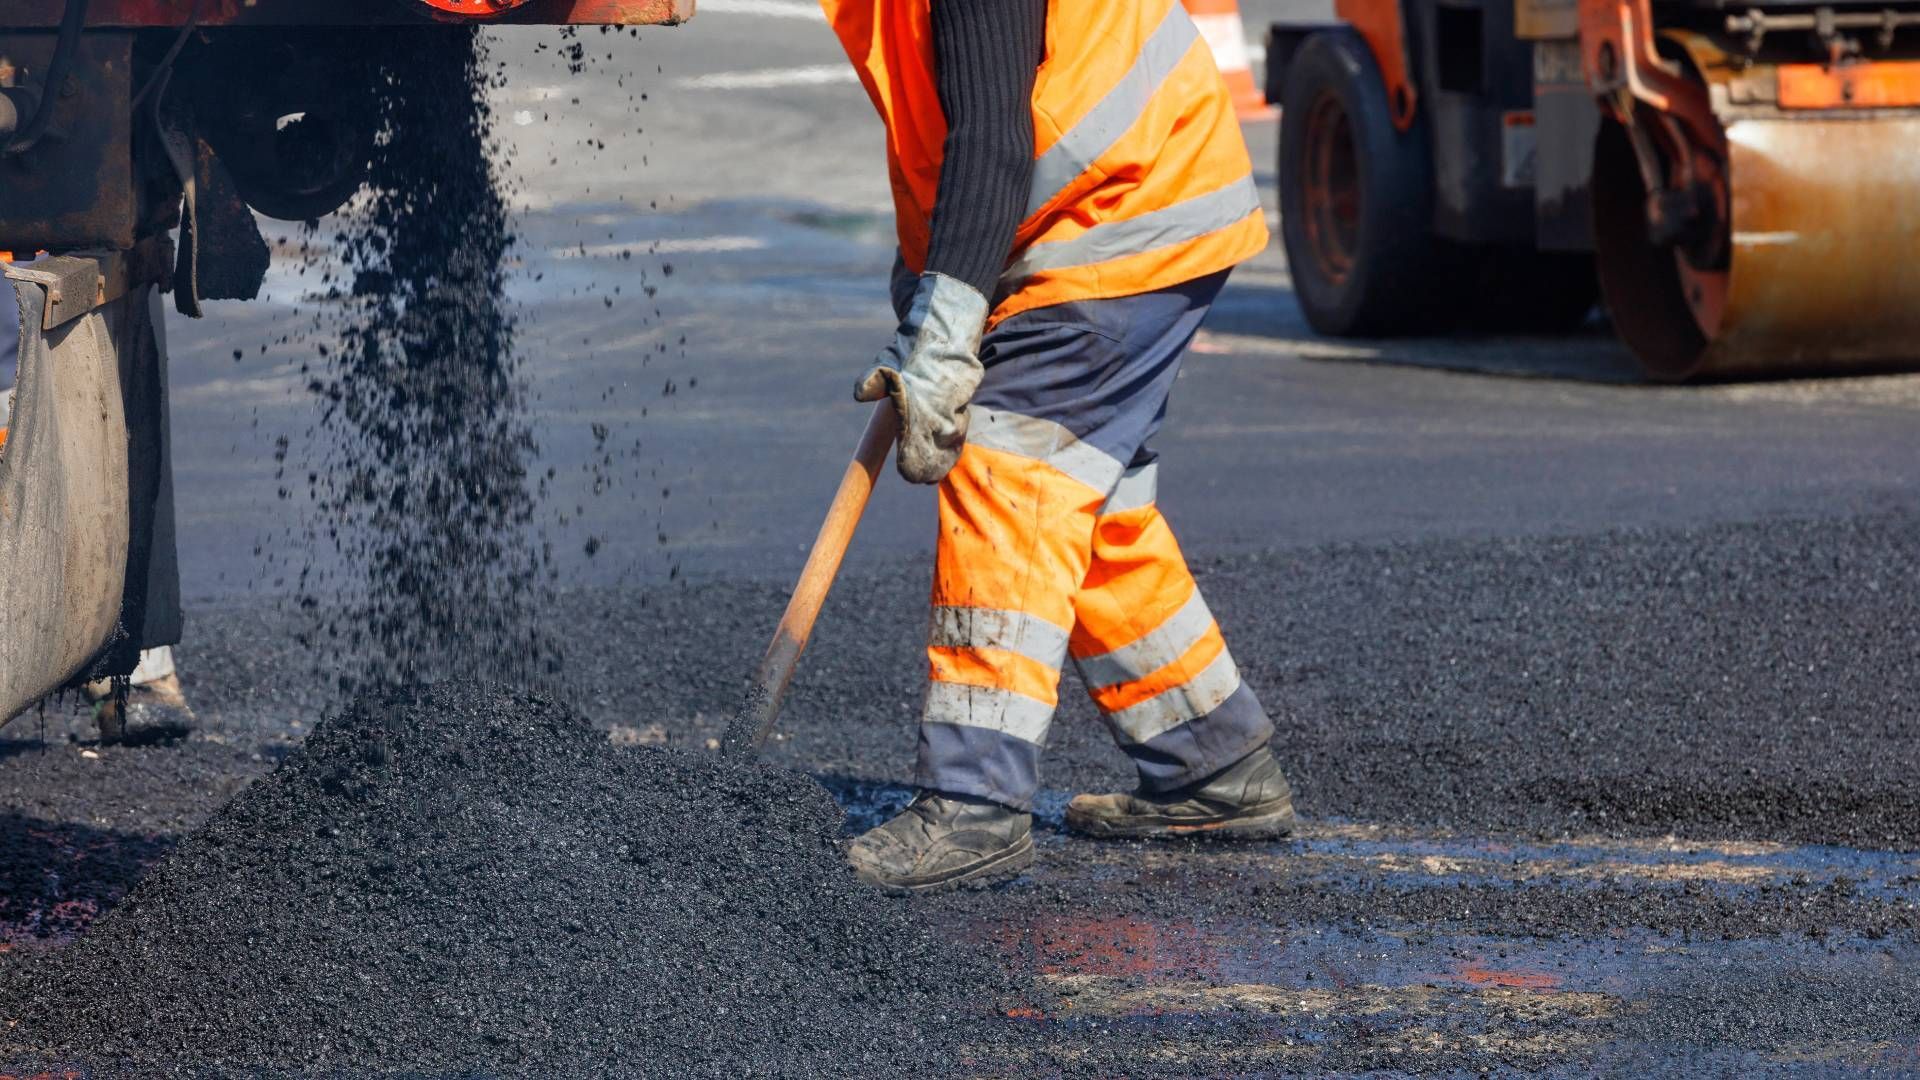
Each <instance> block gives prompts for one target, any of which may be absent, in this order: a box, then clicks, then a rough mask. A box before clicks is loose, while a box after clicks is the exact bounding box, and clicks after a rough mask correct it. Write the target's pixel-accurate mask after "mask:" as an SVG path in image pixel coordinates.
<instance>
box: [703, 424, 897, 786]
mask: <svg viewBox="0 0 1920 1080" xmlns="http://www.w3.org/2000/svg"><path fill="white" fill-rule="evenodd" d="M897 424H898V421H897V420H896V419H895V417H894V412H893V403H892V402H890V401H882V402H880V403H879V404H877V405H875V406H874V407H873V414H872V415H871V416H870V417H869V418H868V420H867V430H866V431H865V432H864V433H862V434H861V436H860V446H859V447H858V448H857V449H856V450H854V452H853V460H852V461H851V462H848V463H847V471H846V473H845V474H844V475H842V476H841V478H840V490H838V491H836V492H834V495H833V505H832V506H829V507H828V508H827V518H826V520H825V521H822V522H821V523H820V532H819V533H818V534H816V535H815V536H814V538H813V550H812V551H811V552H809V553H808V555H807V565H806V566H804V567H802V568H801V570H800V580H799V581H797V582H795V583H794V586H793V596H792V597H790V598H789V599H788V600H787V610H786V613H785V614H783V615H781V616H780V625H779V626H777V627H775V628H774V631H773V641H772V642H771V643H769V644H768V645H767V655H766V656H764V657H762V658H761V660H760V668H759V670H757V671H755V672H754V675H753V686H752V687H751V688H750V689H749V690H748V691H747V699H746V700H745V701H744V702H742V703H741V704H740V711H739V712H737V713H735V714H734V717H733V722H732V723H730V724H728V725H727V737H726V753H727V755H728V756H729V757H734V758H744V757H752V756H753V755H754V754H756V753H758V752H759V750H760V747H761V745H762V744H763V743H765V742H766V741H767V736H768V734H770V733H771V732H772V731H773V721H774V718H775V717H777V716H779V715H780V704H781V702H782V701H784V700H785V699H786V696H787V684H789V683H791V682H792V681H793V671H794V669H795V668H796V667H798V666H799V664H800V654H801V653H802V652H804V651H806V648H807V639H808V638H809V637H811V636H812V635H813V622H814V620H815V619H816V618H818V617H819V615H820V605H822V604H824V603H826V600H827V591H828V590H829V589H831V588H833V579H834V577H835V576H836V575H837V574H839V572H840V561H841V559H843V558H845V557H846V554H847V545H848V543H850V542H851V541H852V540H853V532H854V530H855V529H856V528H858V527H859V525H860V515H861V514H862V513H863V512H864V511H865V510H866V508H867V497H868V496H870V495H872V494H873V485H874V482H875V481H876V480H878V479H879V477H880V468H881V466H883V465H885V464H886V463H887V452H888V451H890V450H892V449H893V440H894V436H895V433H896V429H897Z"/></svg>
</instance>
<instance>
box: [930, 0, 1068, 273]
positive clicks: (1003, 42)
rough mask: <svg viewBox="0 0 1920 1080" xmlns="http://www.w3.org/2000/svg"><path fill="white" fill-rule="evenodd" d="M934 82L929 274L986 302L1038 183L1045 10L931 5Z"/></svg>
mask: <svg viewBox="0 0 1920 1080" xmlns="http://www.w3.org/2000/svg"><path fill="white" fill-rule="evenodd" d="M932 17H933V62H934V80H935V83H936V85H937V86H938V87H939V90H940V107H941V109H942V110H943V111H944V112H945V113H946V114H947V142H946V149H945V152H944V157H943V160H942V164H941V167H940V187H939V190H938V192H937V193H936V194H935V196H934V204H933V236H932V239H931V241H930V242H929V243H928V245H927V265H926V269H927V270H929V271H934V272H938V273H942V274H945V275H947V276H948V277H952V278H958V279H959V280H961V281H964V282H966V283H967V284H969V285H971V286H973V287H974V288H975V289H978V290H980V293H981V295H983V296H985V297H987V298H988V299H989V300H991V299H992V298H993V294H994V286H995V283H996V282H998V281H999V278H1000V272H1001V270H1003V269H1005V267H1006V264H1007V253H1008V251H1010V250H1011V249H1012V247H1013V234H1014V230H1015V229H1017V228H1018V227H1019V225H1020V219H1021V218H1022V217H1024V216H1025V215H1026V209H1027V196H1028V189H1029V188H1030V187H1031V186H1032V183H1033V82H1034V77H1035V75H1036V73H1037V72H1038V70H1039V67H1040V61H1041V58H1042V57H1043V55H1044V54H1045V51H1046V27H1047V0H933V7H932Z"/></svg>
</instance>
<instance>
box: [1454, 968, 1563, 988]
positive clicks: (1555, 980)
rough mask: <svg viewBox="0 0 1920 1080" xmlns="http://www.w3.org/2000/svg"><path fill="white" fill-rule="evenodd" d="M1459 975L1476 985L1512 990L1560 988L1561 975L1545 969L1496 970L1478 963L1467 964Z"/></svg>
mask: <svg viewBox="0 0 1920 1080" xmlns="http://www.w3.org/2000/svg"><path fill="white" fill-rule="evenodd" d="M1458 975H1459V977H1460V978H1462V979H1464V980H1466V981H1467V982H1470V983H1472V984H1473V985H1475V986H1503V987H1506V988H1507V989H1510V990H1557V989H1559V988H1560V976H1558V975H1554V974H1552V973H1550V972H1545V971H1494V970H1493V969H1491V968H1484V967H1481V966H1480V965H1478V964H1465V965H1462V966H1461V968H1460V970H1459V972H1458Z"/></svg>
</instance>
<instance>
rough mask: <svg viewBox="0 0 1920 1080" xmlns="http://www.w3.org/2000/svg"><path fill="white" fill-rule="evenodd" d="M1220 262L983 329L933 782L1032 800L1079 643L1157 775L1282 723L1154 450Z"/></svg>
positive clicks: (944, 594) (939, 597) (1129, 745)
mask: <svg viewBox="0 0 1920 1080" xmlns="http://www.w3.org/2000/svg"><path fill="white" fill-rule="evenodd" d="M1225 279H1226V275H1225V274H1224V273H1222V274H1215V275H1210V276H1208V277H1205V278H1201V279H1199V280H1196V281H1193V282H1188V283H1187V284H1185V285H1181V286H1177V287H1175V288H1172V289H1163V290H1160V291H1157V292H1152V293H1145V294H1141V295H1138V296H1130V297H1124V298H1119V299H1103V300H1089V301H1080V302H1075V303H1068V304H1059V305H1055V306H1053V307H1048V308H1042V309H1036V310H1034V311H1030V312H1022V313H1020V314H1018V315H1015V316H1013V317H1011V318H1009V319H1007V320H1006V321H1004V322H1002V323H1001V324H1000V325H999V326H997V327H995V328H994V330H993V331H992V332H991V333H990V334H988V335H987V338H986V340H985V341H984V342H983V343H982V347H981V360H982V362H983V363H984V364H985V365H986V369H987V370H986V377H985V378H984V379H983V380H982V382H981V385H980V389H979V392H978V393H976V394H975V396H974V401H973V405H972V406H971V410H970V423H969V428H968V433H967V443H966V446H965V447H964V449H963V450H962V451H961V454H960V460H959V462H958V464H956V465H955V466H954V469H953V471H952V472H951V473H949V474H948V475H947V478H946V479H945V480H943V481H942V482H941V484H940V488H939V504H940V537H939V542H938V546H937V561H936V566H935V570H934V583H933V613H932V619H931V623H930V628H929V635H928V642H927V656H928V659H929V662H930V663H929V666H930V673H931V683H930V685H929V687H928V692H927V700H926V706H925V710H924V712H923V714H922V717H921V724H920V745H919V760H918V763H917V766H916V768H915V776H914V782H915V783H916V784H917V785H919V786H920V787H922V788H927V789H931V790H936V791H943V792H948V793H952V794H961V795H973V796H978V797H981V798H987V799H992V800H994V801H996V802H1000V803H1004V804H1006V805H1008V806H1012V807H1015V808H1020V809H1024V808H1027V807H1030V806H1031V805H1032V803H1033V796H1034V794H1035V792H1036V791H1037V790H1038V789H1039V766H1040V754H1041V748H1042V747H1043V746H1044V744H1045V741H1046V734H1047V728H1048V726H1049V725H1050V724H1051V722H1052V719H1053V712H1054V708H1055V706H1056V704H1057V703H1058V700H1059V683H1060V671H1061V668H1062V667H1063V666H1064V664H1065V663H1066V661H1067V659H1068V658H1069V657H1071V658H1072V660H1073V662H1074V664H1075V666H1076V667H1077V668H1078V670H1079V672H1080V676H1081V680H1082V681H1083V682H1084V683H1085V684H1086V686H1087V690H1088V692H1089V693H1090V694H1091V695H1092V697H1093V700H1094V702H1095V704H1097V705H1098V706H1099V708H1100V712H1101V714H1102V715H1103V716H1104V717H1105V718H1106V721H1107V725H1108V727H1109V729H1110V730H1111V732H1112V733H1113V736H1114V738H1115V739H1116V740H1117V741H1118V743H1119V744H1120V746H1121V748H1122V749H1124V750H1125V751H1126V752H1127V754H1128V755H1129V756H1130V757H1131V758H1132V759H1133V761H1134V764H1135V765H1136V766H1137V767H1138V769H1139V772H1140V779H1141V783H1142V785H1143V786H1144V787H1146V788H1147V789H1148V790H1154V791H1169V790H1173V789H1176V788H1179V787H1182V786H1184V785H1186V784H1189V783H1192V782H1194V781H1197V780H1200V779H1202V778H1204V777H1206V776H1208V775H1210V774H1212V773H1214V772H1217V771H1219V770H1220V769H1222V768H1225V767H1226V766H1228V765H1231V764H1233V763H1234V762H1235V761H1238V760H1239V759H1240V758H1242V757H1244V756H1245V755H1246V754H1248V753H1250V752H1252V751H1253V750H1256V749H1258V748H1259V747H1261V746H1263V745H1265V744H1266V742H1267V741H1268V739H1269V738H1271V737H1272V734H1273V725H1272V722H1271V721H1270V720H1269V719H1268V718H1267V714H1266V711H1265V709H1263V708H1262V707H1261V705H1260V702H1259V699H1258V698H1257V697H1255V695H1254V693H1253V691H1252V689H1251V688H1249V687H1247V686H1246V685H1245V684H1244V683H1243V682H1242V681H1241V679H1240V673H1239V670H1238V669H1237V668H1236V667H1235V666H1234V662H1233V657H1232V656H1231V655H1230V654H1229V653H1228V651H1227V646H1226V642H1225V641H1224V640H1223V639H1222V637H1221V634H1220V627H1219V626H1218V625H1217V624H1216V623H1215V622H1214V618H1213V615H1212V614H1211V613H1210V612H1209V611H1208V610H1207V604H1206V601H1205V600H1204V599H1202V598H1201V595H1200V590H1199V587H1198V585H1196V584H1195V582H1194V580H1193V575H1192V574H1191V573H1189V572H1188V570H1187V564H1186V560H1185V559H1184V558H1182V556H1181V554H1180V546H1179V544H1178V543H1177V542H1176V541H1175V540H1174V536H1173V530H1172V529H1171V528H1170V527H1169V526H1168V524H1167V520H1166V518H1165V517H1163V516H1161V514H1160V511H1159V509H1158V508H1157V506H1156V504H1155V503H1156V488H1157V478H1158V473H1159V465H1158V462H1157V459H1156V456H1155V455H1154V453H1153V452H1152V451H1150V450H1148V449H1146V444H1147V441H1148V439H1149V438H1151V437H1152V436H1153V434H1154V433H1155V432H1156V431H1157V430H1158V429H1159V426H1160V423H1161V421H1162V419H1163V418H1164V417H1165V415H1166V406H1167V397H1168V393H1169V391H1170V390H1171V388H1172V385H1173V381H1174V377H1175V375H1176V374H1177V373H1178V370H1179V365H1180V358H1181V354H1182V353H1183V352H1184V351H1185V349H1186V346H1187V343H1188V342H1189V341H1191V340H1192V338H1193V334H1194V332H1195V330H1197V329H1198V327H1199V324H1200V320H1201V319H1202V318H1203V317H1204V316H1205V314H1206V311H1207V308H1208V306H1209V305H1210V304H1211V303H1212V300H1213V297H1214V295H1215V294H1217V293H1218V291H1219V289H1220V286H1221V284H1222V283H1223V282H1224V281H1225Z"/></svg>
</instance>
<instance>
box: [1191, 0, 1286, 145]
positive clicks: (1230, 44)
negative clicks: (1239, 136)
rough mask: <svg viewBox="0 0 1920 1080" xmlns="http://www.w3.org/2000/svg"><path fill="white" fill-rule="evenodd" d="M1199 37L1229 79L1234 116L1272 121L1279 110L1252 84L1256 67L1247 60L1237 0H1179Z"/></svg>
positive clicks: (1244, 30) (1245, 31) (1245, 32)
mask: <svg viewBox="0 0 1920 1080" xmlns="http://www.w3.org/2000/svg"><path fill="white" fill-rule="evenodd" d="M1180 2H1181V3H1182V4H1183V5H1185V6H1186V9H1187V14H1189V15H1191V16H1193V23H1194V25H1195V26H1198V27H1199V28H1200V36H1201V37H1203V38H1206V39H1207V48H1209V49H1212V50H1213V62H1214V63H1215V64H1216V65H1218V66H1219V68H1220V74H1221V75H1223V76H1225V77H1226V80H1227V90H1228V92H1230V93H1231V94H1232V95H1233V112H1234V115H1235V116H1238V117H1239V118H1240V119H1242V120H1271V119H1273V118H1274V117H1276V116H1278V115H1280V113H1279V110H1277V109H1275V108H1274V107H1273V106H1271V105H1268V104H1267V95H1266V94H1265V93H1264V92H1263V91H1262V90H1261V89H1260V86H1259V84H1258V83H1256V82H1254V81H1253V65H1252V63H1251V62H1250V61H1249V59H1248V57H1247V28H1246V26H1245V24H1243V23H1242V22H1241V21H1240V4H1239V2H1238V0H1180Z"/></svg>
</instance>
